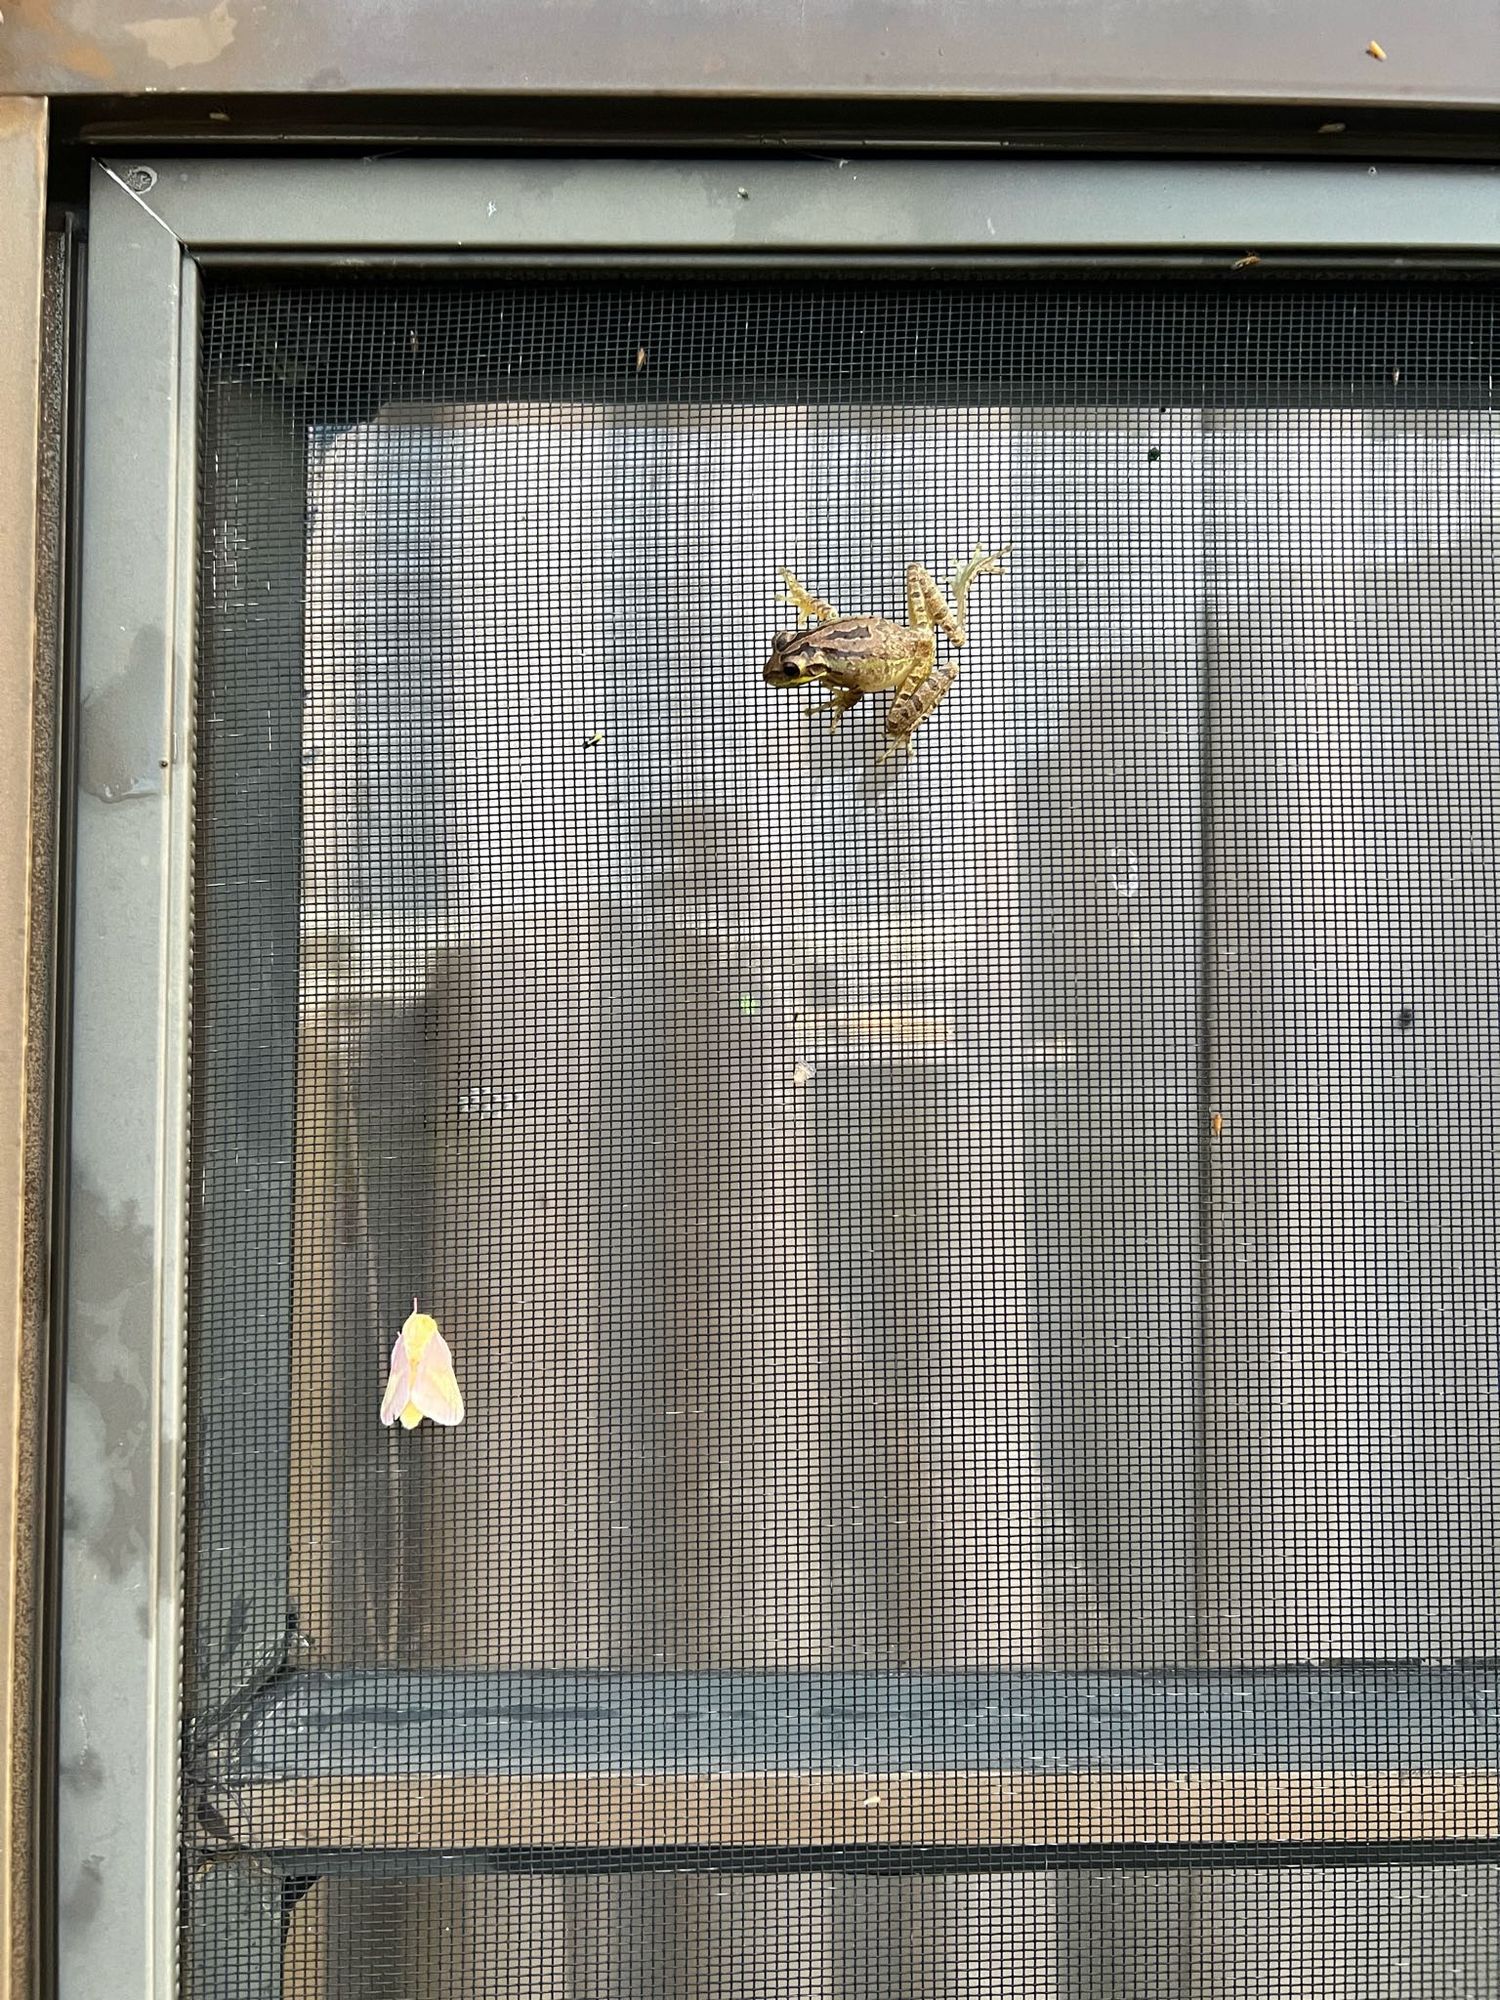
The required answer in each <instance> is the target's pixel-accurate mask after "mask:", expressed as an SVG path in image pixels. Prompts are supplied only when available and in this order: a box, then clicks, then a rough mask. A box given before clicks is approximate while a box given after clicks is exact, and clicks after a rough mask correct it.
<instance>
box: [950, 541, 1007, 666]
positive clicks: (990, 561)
mask: <svg viewBox="0 0 1500 2000" xmlns="http://www.w3.org/2000/svg"><path fill="white" fill-rule="evenodd" d="M1009 554H1010V544H1009V543H1008V542H1007V543H1006V545H1005V547H1004V548H1003V549H996V551H995V553H994V554H993V555H986V553H985V551H984V550H983V549H982V548H980V547H978V546H977V545H976V547H975V549H974V553H973V554H972V555H971V556H970V557H969V560H968V561H967V562H966V563H963V564H962V565H960V567H959V568H958V569H956V570H955V571H954V572H953V582H952V584H951V586H950V588H951V589H952V592H953V604H954V609H953V610H951V611H950V610H949V608H948V606H947V605H946V604H943V606H942V610H941V612H935V613H934V614H933V615H934V616H935V617H936V619H937V622H938V624H939V625H941V626H942V628H943V630H944V631H945V632H946V633H947V634H948V637H949V638H950V639H951V640H952V641H953V643H954V645H955V646H961V645H962V644H963V643H964V639H965V638H966V636H967V634H966V631H965V627H964V618H965V615H966V611H967V606H968V598H969V585H970V584H971V583H972V582H973V581H974V579H975V577H976V576H987V575H988V574H989V573H990V572H991V571H993V570H999V569H1000V567H1001V561H1000V558H1001V557H1002V556H1008V555H1009ZM939 602H940V603H941V602H942V600H941V599H939Z"/></svg>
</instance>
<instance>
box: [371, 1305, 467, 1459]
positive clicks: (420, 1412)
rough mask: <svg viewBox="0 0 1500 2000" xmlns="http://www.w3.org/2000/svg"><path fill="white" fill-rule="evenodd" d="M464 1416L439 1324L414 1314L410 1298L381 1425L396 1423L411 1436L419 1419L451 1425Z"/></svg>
mask: <svg viewBox="0 0 1500 2000" xmlns="http://www.w3.org/2000/svg"><path fill="white" fill-rule="evenodd" d="M463 1415H464V1399H463V1396H462V1394H461V1392H460V1390H459V1386H458V1377H457V1376H456V1375H455V1374H454V1372H453V1356H452V1355H451V1354H450V1353H449V1351H448V1343H447V1341H446V1340H444V1338H443V1336H442V1335H441V1334H440V1333H439V1332H438V1323H437V1321H436V1320H435V1319H434V1318H433V1317H432V1315H431V1314H430V1313H424V1312H418V1310H417V1302H416V1300H415V1299H413V1300H412V1302H411V1316H410V1318H409V1319H408V1320H407V1321H406V1324H405V1325H404V1326H403V1327H402V1329H401V1331H400V1332H399V1333H398V1334H397V1335H396V1345H395V1346H394V1347H393V1348H392V1349H391V1372H390V1375H389V1377H388V1378H387V1381H386V1385H385V1394H384V1396H383V1397H382V1398H381V1401H380V1421H381V1422H382V1423H383V1424H385V1425H386V1426H387V1427H389V1426H390V1425H391V1424H394V1423H397V1422H399V1423H400V1424H401V1426H402V1428H403V1429H404V1430H409V1431H414V1430H415V1429H416V1427H417V1425H418V1424H419V1423H421V1421H422V1419H423V1417H430V1418H431V1420H432V1421H433V1423H435V1424H448V1425H452V1424H458V1423H462V1422H463Z"/></svg>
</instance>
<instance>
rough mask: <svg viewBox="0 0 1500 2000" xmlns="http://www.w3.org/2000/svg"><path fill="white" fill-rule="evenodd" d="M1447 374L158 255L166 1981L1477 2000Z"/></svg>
mask: <svg viewBox="0 0 1500 2000" xmlns="http://www.w3.org/2000/svg"><path fill="white" fill-rule="evenodd" d="M1496 347H1497V342H1496V311H1495V299H1494V295H1493V293H1492V292H1490V291H1489V290H1487V289H1484V288H1482V287H1465V286H1460V285H1457V284H1455V285H1451V286H1446V287H1443V288H1438V287H1435V286H1432V285H1426V284H1423V285H1418V284H1415V283H1407V284H1396V283H1392V284H1389V285H1387V284H1380V283H1374V282H1370V283H1363V282H1361V283H1351V282H1349V281H1348V280H1344V281H1341V282H1339V283H1338V284H1337V285H1334V284H1332V283H1328V284H1323V283H1318V282H1313V281H1307V282H1298V283H1289V282H1283V281H1273V280H1269V279H1267V278H1266V277H1265V275H1264V274H1263V273H1256V272H1248V271H1247V272H1245V273H1242V274H1228V275H1226V276H1225V277H1223V278H1222V279H1216V280H1213V281H1205V282H1202V283H1198V282H1190V283H1179V282H1175V281H1174V282H1173V283H1170V284H1169V283H1158V282H1146V281H1143V280H1140V279H1135V278H1130V279H1126V278H1118V279H1114V280H1102V279H1101V280H1099V281H1097V282H1095V281H1090V282H1084V281H1081V280H1076V279H1073V278H1067V279H1062V278H1056V279H1035V280H1029V281H1025V282H1021V281H1014V280H1005V281H1000V282H997V281H995V280H992V279H985V280H983V281H980V280H978V279H976V280H974V281H972V282H971V281H967V280H961V279H958V278H952V277H947V278H933V279H921V280H917V279H912V278H901V279H900V280H895V279H891V280H884V279H875V278H871V277H864V278H856V277H852V276H850V277H842V276H839V275H837V274H836V273H831V274H829V275H828V276H827V277H826V278H824V279H823V280H821V281H819V282H811V281H809V280H807V279H806V278H805V277H802V278H797V279H789V280H785V281H781V280H777V281H772V280H764V281H763V280H758V279H757V280H754V281H748V280H746V279H744V278H743V277H739V278H735V277H729V278H718V279H715V278H710V277H708V276H706V275H705V276H702V277H700V278H691V279H689V278H684V277H681V276H676V277H667V276H664V277H662V278H660V279H656V278H649V279H648V278H639V279H637V280H636V281H633V282H628V283H626V282H621V281H619V279H618V278H616V279H614V280H610V279H608V278H605V277H598V278H594V277H588V276H572V277H568V278H557V277H555V276H554V277H548V276H534V277H515V278H511V277H506V276H502V275H495V274H492V275H491V277H490V278H488V279H486V280H484V281H483V282H473V283H460V282H457V281H446V280H445V281H441V282H439V281H434V280H432V279H424V280H422V281H421V282H412V283H407V282H405V281H398V280H394V279H393V280H390V281H386V280H378V281H370V282H368V283H363V284H358V285H355V284H348V285H345V284H333V283H324V282H321V281H319V282H312V281H308V282H306V283H303V282H301V281H298V280H295V279H294V280H292V281H290V282H278V283H275V284H261V283H250V282H244V281H241V280H239V279H234V280H230V279H228V278H223V277H221V278H219V279H217V280H214V281H213V282H212V283H211V285H210V289H209V292H208V296H207V299H206V306H205V313H204V321H203V349H202V379H201V394H200V404H201V410H202V440H201V448H200V460H199V475H200V483H201V496H200V499H201V504H200V522H201V590H200V603H199V619H198V631H199V658H198V702H197V745H196V757H197V785H198V793H197V797H198V811H197V839H196V858H195V904H194V937H195V950H194V969H193V991H194V1014H193V1057H192V1104H193V1137H192V1148H193V1150H192V1215H191V1241H190V1274H191V1275H190V1323H189V1336H190V1338H189V1350H190V1357H191V1358H190V1374H191V1382H190V1407H191V1434H190V1441H189V1479H190V1498H189V1534H188V1548H187V1563H188V1579H189V1594H190V1613H189V1623H188V1630H187V1635H186V1646H185V1707H186V1712H187V1717H188V1720H187V1726H186V1731H185V1740H184V1748H183V1778H184V1784H183V1799H184V1809H183V1822H182V1839H183V1853H182V1880H183V1889H184V1898H183V1902H184V1938H183V1943H184V1951H183V1981H184V1990H185V1991H186V1993H188V1994H190V1995H193V1996H205V1997H206V1996H214V2000H251V1996H256V2000H259V1997H260V1996H264V1995H286V1996H292V1995H296V1996H307V2000H312V1996H322V1995H334V1996H349V1995H356V1994H357V1995H360V1996H380V1995H389V1996H391V2000H397V1996H402V2000H405V1996H415V1995H422V1996H438V1995H449V1994H451V1995H465V1996H476V2000H483V1997H484V1996H493V2000H521V1996H525V2000H538V1996H549V2000H624V1996H627V1995H629V1996H631V2000H653V1997H654V1996H662V2000H679V1996H681V2000H686V1996H694V2000H698V1997H699V1996H701V2000H731V1997H732V2000H749V1996H762V1995H764V1996H768V2000H769V1996H773V1995H774V1996H776V2000H791V1996H798V1995H805V1996H809V2000H810V1997H811V1996H814V1995H817V1996H822V1995H841V1996H842V1995H848V1996H866V1995H868V1996H875V1995H881V1996H886V1995H890V1996H896V1995H899V1996H903V2000H906V1996H914V1997H915V1996H938V1995H943V1996H951V2000H978V1996H980V1995H987V1994H992V1993H999V1992H1002V1991H1003V1992H1006V1993H1016V1994H1035V1995H1048V1996H1052V1995H1056V1996H1060V2000H1061V1997H1062V1996H1083V1995H1100V1996H1103V1995H1110V1996H1123V1995H1136V1994H1139V1995H1148V1994H1149V1995H1153V1996H1155V1995H1170V1994H1183V1995H1187V1994H1193V1995H1209V1994H1230V1993H1233V1994H1252V1993H1266V1994H1271V1993H1280V1992H1283V1991H1294V1992H1297V1993H1299V1994H1307V1995H1323V1994H1327V1995H1330V1996H1331V1995H1334V1994H1337V1995H1340V1996H1346V1995H1351V1994H1358V1995H1370V1996H1374V1995H1395V1994H1401V1995H1407V1994H1410V1995H1418V1994H1421V1995H1438V1994H1457V1993H1464V1994H1481V1993H1492V1992H1495V1991H1497V1990H1500V1978H1497V1975H1496V1971H1495V1967H1496V1965H1497V1963H1500V1895H1497V1881H1496V1874H1495V1869H1494V1865H1493V1863H1492V1861H1491V1860H1490V1859H1489V1858H1488V1856H1489V1855H1490V1853H1491V1852H1492V1849H1491V1848H1490V1847H1489V1846H1487V1844H1486V1843H1490V1842H1492V1841H1493V1840H1494V1838H1495V1835H1496V1832H1497V1826H1500V1814H1497V1795H1500V1776H1497V1762H1500V1759H1497V1734H1500V1671H1497V1669H1496V1668H1495V1667H1494V1666H1492V1665H1491V1664H1490V1663H1491V1661H1492V1660H1493V1659H1494V1658H1495V1657H1496V1656H1497V1655H1500V1588H1497V1585H1500V1568H1497V1562H1500V1558H1497V1550H1496V1530H1497V1524H1500V1507H1497V1473H1496V1463H1495V1452H1494V1445H1493V1440H1494V1437H1495V1435H1496V1433H1497V1424H1500V1377H1497V1363H1500V1343H1497V1332H1500V1320H1497V1311H1496V1306H1495V1299H1496V1296H1497V1284H1496V1277H1497V1272H1496V1263H1497V1251H1496V1248H1495V1241H1496V1234H1495V1232H1496V1201H1495V1179H1494V1171H1493V1166H1492V1159H1493V1151H1494V1116H1495V1087H1496V1058H1497V1053H1500V1015H1497V997H1496V975H1495V966H1496V948H1497V942H1500V937H1497V932H1500V874H1497V856H1496V835H1495V827H1496V810H1497V804H1500V799H1497V791H1500V680H1497V665H1500V662H1497V657H1496V653H1497V642H1496V636H1495V635H1496V631H1497V629H1500V628H1497V611H1500V602H1497V598H1500V577H1497V567H1496V549H1497V534H1500V492H1497V463H1500V459H1497V451H1500V438H1497V428H1496V418H1495V413H1494V394H1493V390H1494V374H1493V370H1494V367H1495V360H1496ZM976 546H977V547H980V548H982V549H984V550H985V551H1001V550H1005V551H1007V552H1006V553H1005V554H1004V555H1003V558H1002V560H1003V569H1001V570H998V571H991V572H988V573H985V574H982V575H979V576H977V577H976V578H975V580H974V582H973V584H972V587H971V588H970V590H969V591H968V595H967V602H966V605H965V607H964V609H965V613H966V623H967V635H966V636H967V642H966V644H965V645H964V646H963V648H962V651H961V652H960V651H958V650H956V649H955V648H954V647H953V645H952V643H951V639H950V636H949V634H948V633H947V632H946V631H944V630H943V629H942V628H941V627H939V628H938V630H937V631H936V633H935V635H934V634H932V633H928V632H924V631H923V630H922V629H920V620H919V627H918V629H915V630H910V631H908V632H907V633H906V634H905V635H904V636H903V635H901V634H899V633H898V634H894V635H893V634H892V632H891V631H889V630H888V629H887V628H886V627H885V626H880V625H878V624H877V623H876V622H875V621H890V623H891V624H892V625H894V626H905V625H906V624H907V619H908V599H907V588H906V576H907V570H908V566H909V565H911V564H914V563H920V564H922V565H924V566H925V567H926V569H927V570H928V571H929V572H930V575H931V578H932V579H933V582H934V585H935V587H936V589H937V590H938V591H939V592H945V591H947V589H948V586H949V584H950V580H951V577H952V573H953V571H954V570H955V568H956V566H957V565H958V564H959V563H960V562H961V561H962V560H963V559H964V558H965V557H967V556H968V555H969V553H970V552H971V551H972V550H973V549H975V548H976ZM781 569H786V570H788V571H790V572H791V573H792V575H793V576H794V577H795V578H796V579H797V580H798V581H799V582H800V584H801V585H802V586H804V587H805V590H806V592H807V594H808V596H809V597H810V598H812V599H816V600H819V601H820V602H821V604H822V607H823V609H822V612H821V613H819V614H818V616H819V618H820V620H821V622H822V623H823V624H826V623H827V621H828V618H829V617H830V616H831V615H833V614H841V615H842V616H843V617H844V618H846V619H850V620H853V621H855V622H854V626H852V627H849V626H846V627H843V628H841V630H842V631H843V633H844V635H845V640H846V642H847V643H848V644H850V645H856V644H858V645H862V646H863V647H864V655H863V657H864V659H865V661H866V663H868V661H869V659H870V658H871V657H878V661H883V662H884V667H883V668H882V671H883V672H885V676H886V679H887V680H888V681H889V680H894V679H899V678H900V676H901V674H903V673H908V674H909V673H910V672H911V671H912V662H913V660H914V659H915V660H919V661H920V660H924V659H925V658H927V657H929V656H930V657H932V658H933V659H934V660H935V662H936V665H935V668H934V671H935V672H936V671H941V672H943V673H944V674H947V673H949V671H950V670H951V669H952V668H953V667H954V666H958V667H961V669H962V671H961V672H960V673H958V675H957V678H956V679H954V680H952V684H951V687H949V689H948V692H947V693H946V694H945V695H944V697H943V698H942V700H941V701H940V702H938V703H937V705H936V706H935V707H934V708H933V709H932V712H931V713H930V715H929V716H928V717H927V719H926V720H925V721H924V722H923V724H922V726H921V728H920V729H919V730H918V731H917V733H916V735H915V736H914V738H913V739H912V742H913V746H914V749H915V755H913V756H911V757H906V756H904V755H901V754H897V755H894V756H892V757H889V758H887V759H885V760H884V761H881V753H882V751H883V750H885V749H886V748H888V747H889V743H888V737H887V718H888V715H889V714H890V713H891V710H892V700H893V697H892V694H891V693H889V692H882V691H879V689H873V690H872V691H870V692H867V693H866V694H865V695H864V697H863V698H862V699H861V700H860V701H859V702H858V703H857V704H855V705H853V706H852V707H850V708H849V710H848V712H847V714H846V715H844V716H843V718H842V719H841V723H840V727H839V728H838V729H837V730H833V729H831V728H830V726H829V716H828V715H827V714H826V713H825V714H821V715H818V714H811V715H810V714H808V713H807V712H806V711H807V709H808V708H809V706H812V705H814V704H815V703H816V702H817V701H818V700H819V699H826V698H827V697H828V696H829V694H830V692H831V688H830V685H829V684H828V683H826V682H825V683H824V684H823V685H822V686H819V685H817V684H810V685H807V686H799V687H794V688H785V687H778V686H774V685H772V684H770V683H768V682H767V681H766V680H765V679H764V678H763V675H762V669H763V667H764V666H765V664H766V662H767V660H768V658H769V656H770V653H771V649H772V643H773V639H774V638H775V635H776V634H777V633H778V632H779V631H786V630H790V629H793V628H794V627H795V626H796V625H797V614H796V611H795V609H793V608H789V607H788V606H787V605H785V604H784V603H781V602H778V597H779V595H780V593H781V591H782V584H781V582H780V581H779V578H778V571H779V570H781ZM807 629H811V628H807ZM851 632H854V633H855V635H856V636H855V638H853V639H851V638H849V636H848V635H849V634H850V633H851ZM859 634H862V635H863V637H862V638H860V637H859V636H858V635H859ZM872 635H873V636H872ZM813 638H814V640H815V641H816V640H817V638H818V634H817V632H816V630H814V631H813ZM832 643H833V642H832V641H831V640H829V641H827V644H832ZM923 647H926V648H927V649H928V650H927V653H926V654H923V653H922V648H923ZM882 648H883V649H884V650H883V651H882ZM914 648H915V651H914V650H913V649H914ZM903 649H904V650H903ZM826 664H827V646H826V645H825V648H824V665H825V668H826ZM875 677H877V678H878V676H875ZM414 1301H415V1302H416V1304H417V1305H418V1306H419V1307H420V1309H421V1311H422V1312H424V1313H426V1314H429V1315H431V1316H432V1317H433V1318H434V1319H435V1320H436V1322H437V1324H438V1325H439V1326H440V1328H441V1333H442V1338H443V1339H444V1340H445V1341H446V1342H447V1344H448V1347H449V1348H450V1350H451V1353H452V1357H453V1365H454V1372H455V1375H456V1379H457V1383H458V1386H459V1389H460V1390H461V1393H462V1397H463V1401H464V1405H465V1413H464V1416H463V1420H462V1422H461V1423H459V1424H457V1425H456V1426H439V1425H436V1424H434V1423H431V1422H423V1423H421V1424H420V1425H419V1426H418V1427H417V1428H415V1429H412V1430H407V1429H405V1428H404V1427H402V1426H401V1425H400V1424H397V1425H394V1426H386V1425H383V1424H382V1422H381V1402H382V1393H383V1391H384V1388H385V1385H386V1377H387V1370H388V1367H389V1365H390V1360H391V1355H392V1349H393V1346H394V1345H395V1343H396V1342H397V1338H398V1335H399V1334H400V1332H401V1329H402V1327H403V1323H404V1322H405V1321H406V1319H407V1316H408V1315H409V1314H411V1313H412V1311H413V1305H414Z"/></svg>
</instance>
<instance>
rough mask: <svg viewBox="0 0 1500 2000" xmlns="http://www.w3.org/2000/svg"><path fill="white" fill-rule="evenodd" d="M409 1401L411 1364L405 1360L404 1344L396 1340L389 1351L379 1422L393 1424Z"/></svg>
mask: <svg viewBox="0 0 1500 2000" xmlns="http://www.w3.org/2000/svg"><path fill="white" fill-rule="evenodd" d="M410 1401H411V1362H410V1361H409V1360H408V1359H407V1354H406V1342H405V1341H404V1340H401V1339H399V1338H398V1340H397V1342H396V1345H395V1346H394V1347H393V1348H392V1349H391V1372H390V1375H389V1377H388V1378H387V1380H386V1385H385V1394H384V1395H383V1396H382V1397H381V1399H380V1421H381V1422H382V1423H383V1424H386V1425H390V1424H393V1423H394V1422H395V1421H396V1419H397V1417H399V1416H400V1414H401V1412H402V1411H403V1410H404V1409H405V1408H406V1406H407V1404H408V1403H409V1402H410Z"/></svg>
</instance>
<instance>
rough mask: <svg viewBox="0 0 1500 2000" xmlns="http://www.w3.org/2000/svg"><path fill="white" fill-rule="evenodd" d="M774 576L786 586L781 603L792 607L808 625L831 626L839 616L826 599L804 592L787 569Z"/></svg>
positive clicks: (778, 571)
mask: <svg viewBox="0 0 1500 2000" xmlns="http://www.w3.org/2000/svg"><path fill="white" fill-rule="evenodd" d="M776 574H777V575H778V576H779V577H780V578H781V580H782V582H783V583H784V584H785V585H786V595H785V596H784V597H783V598H782V600H781V602H782V603H783V604H790V605H792V606H793V607H794V609H795V610H796V612H797V614H798V616H799V617H802V618H805V619H806V620H807V622H808V624H809V625H831V624H832V623H833V622H834V620H835V619H836V618H837V617H838V615H839V614H838V613H837V612H836V611H835V610H834V608H833V606H832V605H831V604H830V603H829V602H828V600H827V599H826V598H823V597H814V596H813V595H812V593H811V591H808V590H804V589H803V587H802V585H801V584H800V583H798V581H797V579H796V577H794V576H793V575H792V572H791V571H790V570H789V569H779V570H777V572H776Z"/></svg>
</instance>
